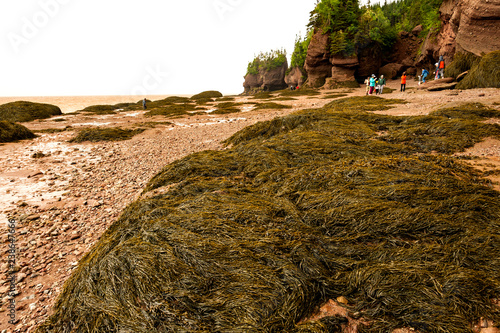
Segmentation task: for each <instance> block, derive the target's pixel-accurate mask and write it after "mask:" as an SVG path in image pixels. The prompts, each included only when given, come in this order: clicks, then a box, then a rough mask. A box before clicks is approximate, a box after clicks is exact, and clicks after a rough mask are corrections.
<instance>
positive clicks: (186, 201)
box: [37, 96, 500, 333]
mask: <svg viewBox="0 0 500 333" xmlns="http://www.w3.org/2000/svg"><path fill="white" fill-rule="evenodd" d="M400 102H401V101H398V100H388V99H383V98H377V97H373V96H369V97H359V98H358V97H355V98H346V99H343V100H338V101H334V102H332V103H330V104H329V105H327V106H325V107H323V108H318V109H310V110H302V111H298V112H295V113H292V114H290V115H287V116H285V117H282V118H276V119H273V120H270V121H266V122H263V123H257V124H255V125H253V126H250V127H248V128H245V129H244V130H242V131H240V132H238V133H236V134H235V135H233V136H232V137H231V138H229V139H228V140H227V141H226V144H227V145H228V146H230V147H228V148H227V149H225V150H221V151H203V152H198V153H194V154H191V155H189V156H187V157H185V158H183V159H181V160H178V161H175V162H173V163H171V164H169V165H167V166H165V168H163V170H161V171H160V172H159V173H158V174H157V175H156V176H155V177H153V178H152V179H151V180H150V182H149V183H148V185H147V187H146V188H145V190H144V191H143V194H142V195H141V197H140V198H139V199H138V200H137V201H136V202H134V203H132V204H131V205H129V206H128V207H127V208H126V209H125V210H124V211H123V213H122V215H121V216H120V217H119V219H118V220H117V221H116V222H115V223H113V224H112V225H111V227H110V228H109V229H108V230H107V231H106V232H105V233H104V234H103V235H102V237H101V238H100V240H99V241H98V243H97V244H96V245H95V246H94V247H93V248H92V249H91V251H90V252H89V253H88V254H87V255H86V256H85V257H84V258H83V259H82V260H81V261H80V263H79V265H78V267H77V268H76V269H75V271H74V272H73V274H72V276H71V277H70V278H69V279H68V280H67V282H66V283H65V285H64V288H63V290H62V293H61V294H60V296H59V298H58V300H57V302H56V305H55V307H54V313H53V315H52V316H51V317H50V318H49V319H48V320H47V321H46V322H45V323H43V324H42V325H41V326H40V327H39V328H38V330H37V332H39V333H49V332H50V333H56V332H57V333H59V332H75V333H78V332H311V333H320V332H324V333H326V332H337V331H339V330H340V327H341V326H342V325H343V324H345V318H340V317H327V318H323V319H321V320H318V321H314V322H310V321H307V320H305V321H304V319H306V318H310V316H311V314H312V313H313V312H314V310H315V309H317V308H318V307H319V306H320V305H321V304H324V303H325V302H326V301H328V300H329V299H336V298H337V297H339V296H344V297H345V298H347V299H348V300H349V305H346V307H347V308H348V309H349V311H351V312H353V313H356V312H358V313H359V317H361V318H363V319H365V320H366V321H367V322H369V323H370V325H369V326H363V327H361V328H360V329H361V331H362V332H390V331H391V330H393V329H395V328H399V327H411V328H414V329H415V330H418V331H420V332H457V333H461V332H464V333H465V332H470V331H471V324H472V323H474V322H477V321H478V320H479V319H480V318H481V317H484V318H488V319H491V320H494V321H496V322H499V321H500V309H499V308H498V307H497V306H496V305H494V303H493V302H492V300H493V299H498V298H499V297H500V225H499V223H498V221H499V219H500V196H499V193H498V192H496V191H494V190H492V189H490V188H489V187H488V186H487V185H488V181H487V180H485V179H484V178H482V175H481V172H479V171H475V169H473V168H472V167H470V166H468V165H466V164H465V163H463V162H461V161H460V160H459V159H456V158H454V157H453V156H452V155H451V154H452V153H454V152H456V151H459V150H460V149H463V148H464V147H467V146H469V145H471V144H474V143H475V142H479V141H480V140H482V138H484V137H487V136H496V135H498V130H499V128H498V126H494V125H491V124H484V120H486V119H488V117H489V116H491V115H494V114H495V113H494V110H489V109H487V108H486V107H484V106H481V105H479V104H477V105H464V106H460V107H457V108H454V109H443V110H438V111H436V112H435V113H433V114H430V115H428V116H418V117H395V116H388V115H380V114H375V113H372V112H370V111H375V110H381V109H384V108H389V107H391V106H392V105H394V104H395V103H400ZM478 110H480V111H478ZM497 112H498V111H497ZM480 124H483V125H484V127H482V126H481V127H480V126H479V125H480ZM473 125H475V126H473ZM419 127H420V128H421V129H422V131H418V128H419ZM460 127H467V128H468V129H467V132H463V133H462V135H461V136H457V137H450V136H449V135H450V133H449V132H448V129H450V128H460ZM430 128H432V130H429V129H430ZM382 132H383V133H386V134H381V133H382ZM406 132H409V133H411V135H403V134H405V133H406ZM408 137H416V139H415V140H417V141H418V144H417V141H415V140H413V141H412V140H409V139H408ZM456 141H458V142H456ZM438 142H439V143H440V144H438V145H437V146H438V148H439V147H446V148H445V149H442V150H441V151H444V152H447V153H442V154H439V153H436V152H433V151H432V150H433V149H434V148H435V147H436V143H438ZM429 152H430V153H429Z"/></svg>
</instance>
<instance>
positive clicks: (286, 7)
mask: <svg viewBox="0 0 500 333" xmlns="http://www.w3.org/2000/svg"><path fill="white" fill-rule="evenodd" d="M315 3H316V0H292V1H290V0H184V1H171V0H142V1H137V0H121V1H118V0H104V1H103V0H100V1H98V0H22V1H1V3H0V47H1V50H2V52H1V58H0V59H1V61H0V96H60V95H130V94H143V93H146V94H149V95H155V94H194V93H198V92H201V91H204V90H219V91H221V92H222V93H223V94H238V93H241V92H242V91H243V80H244V79H243V76H244V75H245V72H246V66H247V64H248V62H250V61H251V60H253V58H254V55H256V54H257V53H259V52H260V51H269V50H271V49H278V48H285V49H286V50H287V53H288V55H291V53H292V52H293V44H294V41H295V36H296V34H298V33H299V32H300V33H302V35H303V34H304V33H305V31H306V25H307V23H308V21H309V12H310V11H311V10H312V9H313V8H314V5H315Z"/></svg>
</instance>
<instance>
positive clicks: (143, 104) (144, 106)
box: [142, 98, 147, 110]
mask: <svg viewBox="0 0 500 333" xmlns="http://www.w3.org/2000/svg"><path fill="white" fill-rule="evenodd" d="M142 108H143V109H144V110H146V109H147V106H146V99H145V98H144V99H143V100H142Z"/></svg>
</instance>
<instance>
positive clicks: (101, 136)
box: [69, 127, 145, 143]
mask: <svg viewBox="0 0 500 333" xmlns="http://www.w3.org/2000/svg"><path fill="white" fill-rule="evenodd" d="M144 130H145V129H144V128H137V129H133V130H132V129H123V128H117V127H113V128H87V129H84V130H81V131H80V132H78V134H77V135H76V136H75V137H74V138H72V139H71V140H69V142H77V143H79V142H85V141H90V142H100V141H123V140H129V139H131V138H132V137H134V136H135V135H137V134H140V133H142V132H144Z"/></svg>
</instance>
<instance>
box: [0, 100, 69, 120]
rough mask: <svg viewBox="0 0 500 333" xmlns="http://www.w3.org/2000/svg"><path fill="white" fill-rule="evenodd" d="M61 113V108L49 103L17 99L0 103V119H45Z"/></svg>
mask: <svg viewBox="0 0 500 333" xmlns="http://www.w3.org/2000/svg"><path fill="white" fill-rule="evenodd" d="M61 114H62V112H61V109H60V108H59V107H57V106H55V105H51V104H43V103H32V102H24V101H19V102H11V103H7V104H3V105H0V120H7V121H13V122H27V121H33V120H35V119H46V118H50V117H52V116H57V115H61Z"/></svg>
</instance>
